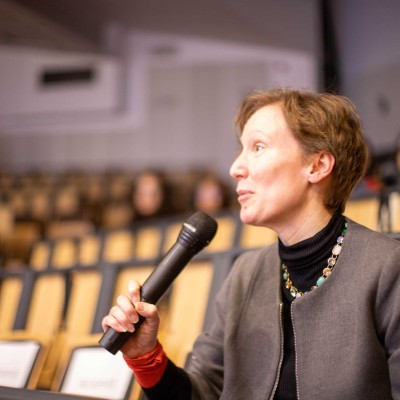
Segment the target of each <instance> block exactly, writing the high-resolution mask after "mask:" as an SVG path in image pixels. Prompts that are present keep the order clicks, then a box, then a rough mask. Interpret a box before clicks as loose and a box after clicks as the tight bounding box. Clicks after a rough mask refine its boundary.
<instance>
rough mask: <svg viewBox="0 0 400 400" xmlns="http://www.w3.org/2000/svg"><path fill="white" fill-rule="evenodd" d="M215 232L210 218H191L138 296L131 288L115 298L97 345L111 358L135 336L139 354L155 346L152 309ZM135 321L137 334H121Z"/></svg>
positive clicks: (200, 214)
mask: <svg viewBox="0 0 400 400" xmlns="http://www.w3.org/2000/svg"><path fill="white" fill-rule="evenodd" d="M216 231H217V222H216V221H215V220H214V219H213V218H211V217H210V216H209V215H207V214H205V213H203V212H197V213H195V214H194V215H192V216H191V217H190V218H189V219H188V220H187V221H186V222H185V223H184V224H183V226H182V229H181V231H180V233H179V236H178V239H177V242H176V243H175V244H174V246H172V248H171V249H170V250H169V251H168V253H167V254H166V255H165V257H164V258H163V259H162V260H161V262H160V263H159V264H158V266H157V267H156V268H155V269H154V270H153V272H152V273H151V274H150V276H149V277H148V278H147V280H146V281H145V282H144V284H143V285H142V287H141V289H140V293H139V290H138V288H136V290H135V288H133V289H132V290H131V293H130V298H128V297H125V296H120V297H119V298H118V303H117V304H118V306H116V307H113V308H112V309H111V310H110V314H109V315H107V316H106V317H105V318H104V319H103V328H106V327H109V328H108V330H107V331H106V332H105V333H104V335H103V337H102V338H101V339H100V341H99V344H100V345H101V346H102V347H104V348H105V349H107V350H108V351H109V352H110V353H112V354H116V353H117V351H118V350H120V349H121V347H122V346H123V345H124V344H125V342H126V341H127V340H128V339H130V338H132V337H133V336H135V338H134V340H135V346H134V347H135V348H136V351H138V352H140V348H143V352H145V349H146V348H147V347H149V348H150V347H151V346H152V342H154V345H155V343H156V340H157V331H158V314H157V308H156V307H155V306H154V305H155V304H156V303H157V302H158V300H159V299H160V298H161V297H162V295H163V294H164V293H165V292H166V290H167V289H168V288H169V286H170V285H171V284H172V282H173V281H174V279H175V278H176V277H177V276H178V274H179V273H180V272H181V271H182V269H183V268H184V267H185V265H186V264H187V263H188V262H189V261H190V259H191V258H192V257H193V256H194V255H195V254H197V253H198V252H199V251H201V250H202V249H203V248H204V247H205V246H207V245H208V244H209V243H210V241H211V240H212V239H213V237H214V236H215V233H216ZM139 300H140V302H139ZM133 304H137V307H138V309H137V310H135V309H134V307H133ZM142 307H143V309H142ZM137 318H139V319H138V321H137V322H135V323H134V331H135V332H138V333H137V334H135V332H133V333H132V332H129V331H125V332H124V330H125V329H126V328H127V327H131V324H132V323H133V322H134V320H136V319H137ZM145 318H148V321H146V324H145V325H146V326H143V328H142V329H143V332H140V330H138V328H139V326H140V325H141V324H142V322H143V321H144V319H145ZM111 326H113V327H114V328H115V329H114V328H112V327H111ZM136 336H137V337H136ZM150 350H151V349H150Z"/></svg>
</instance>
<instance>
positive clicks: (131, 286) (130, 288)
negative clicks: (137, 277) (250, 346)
mask: <svg viewBox="0 0 400 400" xmlns="http://www.w3.org/2000/svg"><path fill="white" fill-rule="evenodd" d="M136 289H137V286H136V283H135V282H133V281H130V282H129V284H128V290H129V291H130V292H133V291H135V290H136Z"/></svg>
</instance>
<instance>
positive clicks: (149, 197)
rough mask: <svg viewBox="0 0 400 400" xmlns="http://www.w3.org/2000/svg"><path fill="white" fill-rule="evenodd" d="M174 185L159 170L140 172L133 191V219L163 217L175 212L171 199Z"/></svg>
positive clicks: (141, 219)
mask: <svg viewBox="0 0 400 400" xmlns="http://www.w3.org/2000/svg"><path fill="white" fill-rule="evenodd" d="M171 196H172V187H171V185H170V184H169V182H168V180H167V178H166V177H165V175H164V174H163V173H162V172H160V171H157V170H146V171H142V172H140V173H138V175H137V176H136V177H135V179H134V183H133V191H132V206H133V214H134V215H133V221H143V220H148V219H155V218H161V217H165V216H168V215H173V214H174V213H175V207H174V205H173V204H172V201H171Z"/></svg>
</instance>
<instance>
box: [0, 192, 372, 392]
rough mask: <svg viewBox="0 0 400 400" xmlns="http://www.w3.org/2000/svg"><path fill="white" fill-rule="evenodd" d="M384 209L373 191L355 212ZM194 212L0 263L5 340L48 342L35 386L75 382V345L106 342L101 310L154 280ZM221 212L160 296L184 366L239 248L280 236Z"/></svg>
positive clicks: (47, 244) (368, 218)
mask: <svg viewBox="0 0 400 400" xmlns="http://www.w3.org/2000/svg"><path fill="white" fill-rule="evenodd" d="M373 207H375V209H374V208H373ZM366 209H368V210H369V211H366ZM360 210H363V212H361V213H359V212H360ZM375 212H376V214H375ZM378 212H379V204H378V203H377V202H376V201H372V200H371V199H368V200H366V199H364V200H359V202H358V203H355V202H353V203H349V206H348V208H347V210H346V215H348V217H349V218H352V219H355V220H358V221H359V222H362V223H364V224H365V225H369V224H371V226H370V227H371V228H373V229H374V226H372V224H373V223H375V224H376V221H377V216H378ZM185 219H186V218H183V216H182V217H181V218H168V219H163V220H159V221H157V222H154V223H148V224H142V225H139V224H138V225H136V226H135V227H132V229H123V230H119V229H117V230H105V231H102V232H90V233H88V234H84V235H81V236H78V237H76V236H74V237H58V238H57V239H51V240H49V239H46V240H40V241H38V242H37V243H35V245H34V247H33V249H32V253H31V255H30V265H27V266H26V267H25V268H18V269H9V270H7V269H3V270H0V343H1V342H3V343H4V342H7V341H9V342H10V343H11V341H26V340H33V341H35V342H37V343H39V344H40V352H39V355H38V357H37V358H36V362H35V364H34V368H33V370H32V373H31V374H30V375H29V378H28V380H27V382H26V384H25V386H26V387H28V388H31V389H36V388H40V389H45V390H53V391H61V392H62V391H65V390H68V387H67V388H65V385H66V383H65V382H68V379H66V374H68V371H69V368H70V367H69V366H70V365H71V363H70V361H71V356H72V354H75V353H74V349H76V348H85V347H93V346H94V347H95V348H97V347H98V346H97V342H98V340H99V339H100V337H101V335H102V331H101V319H102V318H103V316H104V315H105V314H106V313H107V312H108V310H109V308H110V307H111V305H112V304H114V303H115V300H116V296H117V294H120V293H124V292H126V288H127V282H128V281H129V280H130V279H136V280H138V281H139V282H141V283H143V282H144V281H145V280H146V278H147V277H148V276H149V274H150V273H151V271H153V269H154V268H155V266H156V265H157V262H158V260H159V259H160V257H161V256H162V254H164V253H165V252H166V251H167V250H168V249H169V248H170V247H171V246H172V245H173V244H174V243H175V242H176V239H177V237H178V233H179V230H180V229H181V226H182V222H183V221H184V220H185ZM216 219H217V222H218V225H219V228H218V231H217V234H216V237H215V238H214V240H213V241H212V242H211V244H210V245H209V246H208V247H206V248H205V249H204V251H202V252H201V253H200V254H198V255H197V256H195V257H194V258H193V260H192V261H191V262H190V263H189V264H188V266H187V267H186V268H185V269H184V270H183V272H182V273H181V274H180V275H179V277H178V279H176V280H175V281H174V283H173V285H172V288H171V290H170V291H168V293H167V294H166V296H164V298H163V299H162V301H161V302H160V303H159V308H160V312H161V314H162V315H167V316H166V317H164V318H162V326H161V330H160V336H161V340H162V342H163V344H164V346H165V348H166V350H167V352H168V354H169V356H170V357H171V358H172V360H173V361H175V362H176V363H177V364H178V365H182V366H183V365H184V364H185V360H186V358H187V355H188V352H189V351H190V348H191V346H192V344H193V341H194V339H195V338H196V336H197V335H198V333H200V331H201V330H203V329H206V328H207V327H209V326H210V324H211V322H212V318H213V317H212V307H213V304H214V299H215V294H216V293H217V291H218V289H219V288H220V286H221V284H222V282H223V280H224V279H225V277H226V276H227V274H228V272H229V269H230V266H231V265H232V262H233V260H234V258H235V257H236V256H237V255H238V254H240V253H241V252H242V251H244V250H245V249H248V248H252V247H259V246H264V245H266V244H269V243H271V242H272V241H274V240H276V234H275V233H274V232H272V231H270V230H268V229H266V228H255V227H250V226H247V225H246V226H245V225H243V224H241V223H240V220H239V218H238V215H237V214H235V213H234V212H227V213H222V214H220V215H218V216H216ZM100 350H103V349H100ZM0 351H1V348H0ZM104 352H106V351H105V350H104ZM106 353H107V352H106ZM131 385H133V386H132V390H130V389H131ZM128 386H129V387H127V389H126V393H128V392H129V393H130V394H129V395H128V394H127V395H126V396H128V397H129V399H131V400H137V399H139V398H140V397H141V391H140V388H139V387H138V386H137V385H136V384H135V383H134V380H133V377H131V378H130V384H129V385H128ZM80 394H84V393H80ZM86 394H88V393H86ZM128 397H126V398H128Z"/></svg>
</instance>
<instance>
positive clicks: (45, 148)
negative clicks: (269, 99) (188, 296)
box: [0, 32, 318, 176]
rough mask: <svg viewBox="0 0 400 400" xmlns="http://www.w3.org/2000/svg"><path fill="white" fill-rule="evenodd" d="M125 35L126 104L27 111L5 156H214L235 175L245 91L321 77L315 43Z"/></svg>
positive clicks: (132, 160) (42, 159) (22, 159)
mask: <svg viewBox="0 0 400 400" xmlns="http://www.w3.org/2000/svg"><path fill="white" fill-rule="evenodd" d="M123 42H124V43H125V48H124V49H122V52H121V58H120V62H121V63H122V69H123V70H124V71H125V73H124V75H121V76H122V77H123V82H122V89H123V90H122V91H121V92H120V95H121V96H124V98H123V100H122V104H123V109H122V110H120V112H119V113H114V114H112V115H111V116H109V118H104V115H103V116H98V115H97V114H96V116H95V118H94V119H92V120H90V118H89V119H88V118H87V119H86V120H85V121H81V120H80V119H79V118H77V117H76V116H74V115H71V114H67V115H61V116H59V119H57V118H55V117H54V118H52V119H51V120H49V119H46V118H42V119H41V121H42V123H40V121H37V120H35V123H34V124H29V116H28V117H27V118H25V119H24V123H23V124H22V125H20V126H17V127H16V126H14V127H12V126H8V130H7V131H5V130H3V134H2V135H0V149H1V150H0V151H1V154H0V162H1V165H2V166H7V167H10V168H12V169H13V170H26V169H32V168H34V169H54V170H62V169H68V168H76V167H81V168H96V169H99V168H100V169H104V168H105V167H106V166H115V167H117V166H122V167H131V168H136V169H141V168H144V167H147V166H161V167H167V168H178V169H179V168H189V167H191V166H200V165H206V166H212V167H213V168H215V169H216V170H217V171H219V172H221V173H222V174H224V175H226V176H227V171H228V168H229V165H230V163H231V162H232V160H233V158H234V156H235V154H236V139H235V137H234V134H233V130H232V121H233V118H234V113H235V111H236V108H237V106H238V104H239V102H240V100H241V99H242V98H243V96H244V95H245V94H247V93H248V92H249V91H251V90H253V89H255V88H270V87H273V86H279V85H289V86H298V87H309V88H316V86H317V81H318V79H317V75H318V70H317V61H316V59H315V56H314V55H312V54H309V53H306V52H299V51H295V50H282V49H274V48H268V47H262V46H249V45H240V44H232V43H227V42H216V41H208V40H200V39H193V38H187V37H181V36H176V35H157V34H150V33H148V32H147V33H146V32H130V33H128V37H125V38H124V40H123ZM160 48H162V49H164V50H163V52H161V53H160ZM167 48H168V49H169V50H170V51H169V52H165V49H167ZM113 93H114V92H113V90H111V93H110V96H111V97H112V98H113V96H114V94H113ZM68 115H69V116H70V117H71V118H68Z"/></svg>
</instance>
